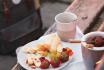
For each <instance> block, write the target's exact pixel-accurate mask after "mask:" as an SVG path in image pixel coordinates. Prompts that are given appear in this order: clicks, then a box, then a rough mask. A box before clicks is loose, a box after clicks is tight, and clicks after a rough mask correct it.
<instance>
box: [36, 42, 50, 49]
mask: <svg viewBox="0 0 104 70" xmlns="http://www.w3.org/2000/svg"><path fill="white" fill-rule="evenodd" d="M49 49H50V45H49V44H45V43H40V44H38V45H37V50H38V51H49Z"/></svg>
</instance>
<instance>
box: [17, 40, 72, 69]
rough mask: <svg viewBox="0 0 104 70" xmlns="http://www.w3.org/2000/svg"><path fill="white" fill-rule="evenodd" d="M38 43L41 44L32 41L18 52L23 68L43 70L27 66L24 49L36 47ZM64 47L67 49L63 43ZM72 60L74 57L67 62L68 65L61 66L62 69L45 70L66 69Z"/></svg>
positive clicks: (19, 61) (38, 41)
mask: <svg viewBox="0 0 104 70" xmlns="http://www.w3.org/2000/svg"><path fill="white" fill-rule="evenodd" d="M38 43H40V40H36V41H32V42H30V43H28V44H26V45H24V46H23V47H22V48H21V49H20V51H19V52H18V54H17V59H18V63H19V64H20V65H21V66H22V67H23V68H25V69H27V70H42V69H40V68H35V69H32V68H31V67H29V66H28V64H26V56H27V54H26V53H25V52H24V48H26V47H34V46H35V45H36V44H38ZM62 45H63V47H67V46H65V45H64V44H63V43H62ZM71 60H72V56H71V57H70V59H69V61H67V62H66V63H63V64H61V65H60V67H58V68H52V67H49V68H48V69H45V70H60V69H62V68H64V67H65V66H67V65H69V64H70V63H71Z"/></svg>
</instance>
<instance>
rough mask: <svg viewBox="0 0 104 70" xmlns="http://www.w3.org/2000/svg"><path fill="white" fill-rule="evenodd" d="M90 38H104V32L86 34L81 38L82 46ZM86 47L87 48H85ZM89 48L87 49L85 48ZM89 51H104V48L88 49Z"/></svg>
mask: <svg viewBox="0 0 104 70" xmlns="http://www.w3.org/2000/svg"><path fill="white" fill-rule="evenodd" d="M90 36H103V37H104V32H100V31H95V32H90V33H87V34H85V35H84V36H83V37H82V38H81V44H82V43H85V41H86V39H87V38H88V37H90ZM83 47H85V46H83ZM85 48H87V47H85ZM87 49H89V50H93V51H104V46H103V47H94V48H87Z"/></svg>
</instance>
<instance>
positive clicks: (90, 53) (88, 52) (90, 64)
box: [81, 32, 104, 70]
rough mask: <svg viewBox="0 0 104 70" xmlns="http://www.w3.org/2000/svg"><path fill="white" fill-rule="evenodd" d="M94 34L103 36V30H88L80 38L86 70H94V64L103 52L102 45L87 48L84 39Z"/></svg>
mask: <svg viewBox="0 0 104 70" xmlns="http://www.w3.org/2000/svg"><path fill="white" fill-rule="evenodd" d="M94 36H102V37H104V32H90V33H88V34H86V35H84V36H83V37H82V39H81V47H82V56H83V60H84V63H85V65H86V68H88V70H89V69H90V70H94V67H95V64H96V62H97V61H98V60H100V59H101V57H102V55H103V53H104V46H103V47H93V48H87V47H86V43H85V41H86V40H87V39H88V38H89V37H94Z"/></svg>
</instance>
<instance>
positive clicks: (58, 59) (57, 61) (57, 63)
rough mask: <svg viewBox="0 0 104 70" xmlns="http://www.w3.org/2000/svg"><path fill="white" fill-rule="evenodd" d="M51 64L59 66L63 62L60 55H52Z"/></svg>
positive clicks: (54, 66)
mask: <svg viewBox="0 0 104 70" xmlns="http://www.w3.org/2000/svg"><path fill="white" fill-rule="evenodd" d="M50 63H51V65H52V67H53V68H56V67H59V66H60V64H61V60H60V58H59V57H58V56H55V57H51V61H50Z"/></svg>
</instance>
